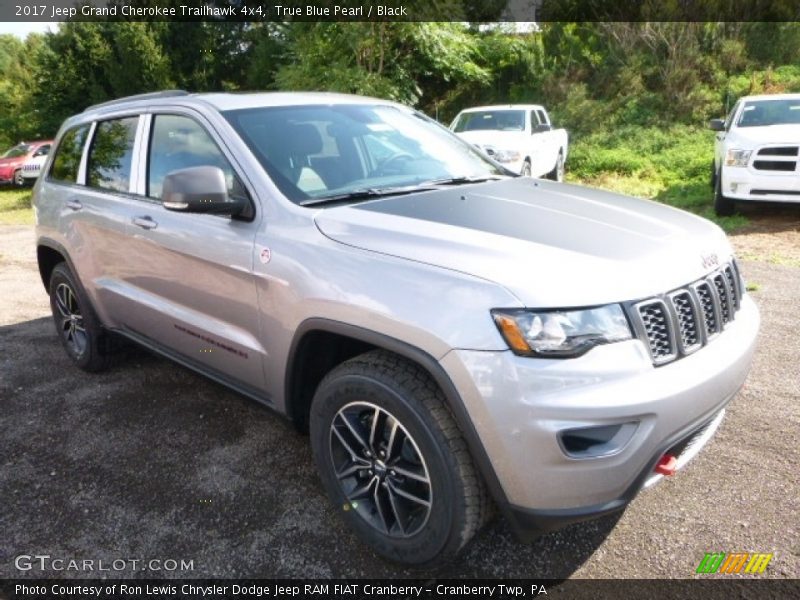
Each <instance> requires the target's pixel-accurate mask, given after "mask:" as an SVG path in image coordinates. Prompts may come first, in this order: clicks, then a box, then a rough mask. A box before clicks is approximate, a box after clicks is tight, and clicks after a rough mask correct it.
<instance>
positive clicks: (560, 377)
mask: <svg viewBox="0 0 800 600" xmlns="http://www.w3.org/2000/svg"><path fill="white" fill-rule="evenodd" d="M551 167H552V165H550V164H548V165H546V169H550V168H551ZM546 169H545V170H546ZM520 170H521V169H514V170H513V171H512V170H509V169H507V168H506V167H505V166H503V165H502V164H501V163H499V162H497V161H495V160H493V159H492V158H491V157H490V156H489V155H488V154H484V153H483V152H482V151H481V150H479V149H477V148H476V147H474V146H473V145H471V144H470V143H467V142H466V141H464V140H462V139H460V138H459V137H458V136H457V135H456V134H455V133H452V132H451V131H449V130H448V129H447V128H445V127H443V126H442V125H440V124H439V123H437V122H435V121H433V120H431V119H430V118H428V117H426V116H425V115H424V114H422V113H420V112H416V111H414V110H412V109H410V108H408V107H405V106H402V105H399V104H396V103H393V102H389V101H384V100H377V99H373V98H365V97H358V96H348V95H338V94H322V93H279V92H276V93H251V94H228V93H219V94H216V93H212V94H187V93H186V92H181V91H170V92H159V93H155V94H147V95H144V96H135V97H130V98H123V99H121V100H117V101H112V102H108V103H105V104H101V105H97V106H93V107H90V108H89V109H87V110H86V111H85V112H83V113H81V114H77V115H75V116H73V117H72V118H70V119H68V120H67V121H66V122H65V123H64V124H63V126H62V127H61V130H60V131H59V133H58V136H57V140H56V143H55V147H54V150H53V151H52V152H50V154H49V156H48V159H47V162H46V163H45V166H44V167H43V170H42V175H41V176H40V177H39V179H38V181H37V183H36V186H35V188H34V205H35V212H36V230H37V252H38V261H39V268H40V272H41V277H42V281H43V283H44V286H45V288H46V289H47V291H48V292H49V294H50V302H51V307H52V312H53V319H54V321H55V326H56V330H57V332H58V335H59V336H60V338H61V341H62V343H63V346H64V349H65V351H66V352H67V354H68V355H69V357H70V358H71V359H72V361H73V362H74V363H75V364H76V365H77V366H78V367H80V368H82V369H85V370H87V371H99V370H101V369H103V368H105V367H107V366H108V365H109V359H110V357H111V354H112V351H113V349H114V347H115V343H114V342H115V339H116V338H127V339H128V340H133V341H134V342H136V343H138V344H141V345H142V346H145V347H147V348H149V349H150V350H152V351H154V352H157V353H160V354H162V355H164V356H167V357H169V358H171V359H173V360H175V361H176V362H178V363H180V364H182V365H185V366H187V367H189V368H192V369H195V370H196V371H199V372H201V373H203V374H205V375H207V376H208V377H210V378H211V379H214V380H216V381H219V382H222V383H224V384H226V385H228V386H230V387H231V388H233V389H234V390H237V391H238V392H240V393H241V394H244V395H246V396H249V397H250V398H252V399H255V400H257V401H259V402H261V403H263V404H265V405H266V406H268V407H270V408H271V409H273V410H275V411H277V412H278V413H281V414H283V415H285V416H286V417H288V418H289V419H290V420H291V421H292V422H294V423H295V424H296V426H297V427H298V428H300V429H301V430H305V431H308V432H309V436H310V443H311V447H312V450H313V458H314V461H315V462H316V466H317V468H318V471H319V476H320V479H321V481H322V485H323V486H324V489H325V491H326V492H327V494H328V496H329V497H330V500H331V502H332V503H333V504H334V505H336V506H338V507H345V508H346V510H342V511H339V512H340V513H341V516H342V518H343V519H344V520H345V521H346V522H347V523H348V525H349V526H350V527H351V529H352V530H353V531H354V532H355V534H356V535H357V536H358V537H359V538H360V539H361V540H363V542H364V543H366V544H368V545H369V546H370V547H371V548H373V549H374V551H375V552H377V553H379V554H380V555H382V556H384V557H387V558H389V559H391V560H393V561H398V562H400V563H405V564H414V565H431V564H434V563H437V562H441V561H443V560H446V559H448V558H452V557H453V556H455V555H456V554H457V553H458V552H459V550H460V549H461V548H463V547H464V546H465V545H466V544H467V542H468V541H469V540H470V538H471V537H472V536H473V535H474V534H475V532H476V531H477V530H478V529H479V528H480V527H481V526H482V525H483V524H484V523H486V522H487V520H488V519H489V518H490V517H491V516H492V515H493V514H495V513H499V514H500V515H502V516H503V517H504V518H505V519H507V520H508V521H509V522H510V524H511V526H512V527H513V528H514V530H515V531H516V532H517V533H518V534H519V535H520V537H522V538H523V539H526V538H527V539H530V538H532V537H533V536H535V535H537V534H539V533H541V532H545V531H549V530H552V529H555V528H558V527H561V526H564V525H566V524H569V523H574V522H577V521H581V520H586V519H590V518H593V517H597V516H600V515H604V514H608V513H611V512H614V511H618V510H620V509H622V508H624V507H625V506H626V505H627V504H628V503H629V502H630V501H631V500H632V499H633V498H634V497H635V496H636V494H637V493H638V492H639V491H640V490H642V489H643V488H646V487H647V486H650V485H652V484H654V483H656V482H658V481H659V480H660V479H662V478H663V477H664V476H668V475H671V474H673V473H674V472H675V471H676V470H678V469H680V468H681V467H682V466H683V465H685V464H686V463H687V461H689V460H690V459H691V458H692V457H693V456H694V455H696V454H697V452H698V451H700V449H701V448H702V447H703V445H704V444H705V443H706V442H707V441H708V440H709V439H710V438H711V436H712V435H713V434H714V432H715V430H716V429H717V427H718V426H719V424H720V422H721V420H722V419H723V416H724V414H725V407H726V405H727V404H728V402H729V401H730V400H731V398H733V397H734V395H735V394H736V393H737V391H738V390H739V388H740V387H741V385H742V383H743V381H744V379H745V377H746V375H747V373H748V370H749V368H750V363H751V359H752V355H753V349H754V344H755V340H756V335H757V332H758V328H759V315H758V312H757V310H756V307H755V305H754V303H753V301H752V300H751V298H750V297H749V295H748V294H747V293H746V292H745V286H744V284H743V281H742V277H741V275H740V273H739V269H738V267H737V264H736V261H735V260H734V257H733V253H732V250H731V246H730V245H729V243H728V241H727V239H726V237H725V235H724V234H723V232H722V231H721V230H720V229H719V228H718V227H717V226H716V225H714V224H712V223H710V222H709V221H707V220H704V219H702V218H699V217H697V216H694V215H692V214H689V213H687V212H683V211H681V210H677V209H675V208H671V207H669V206H665V205H662V204H658V203H655V202H650V201H645V200H639V199H634V198H630V197H626V196H621V195H617V194H612V193H608V192H604V191H599V190H594V189H589V188H585V187H580V186H576V185H570V184H566V183H560V182H557V181H547V180H544V179H537V178H533V177H528V176H525V175H520ZM723 183H724V180H723ZM209 349H211V350H212V351H208V350H209Z"/></svg>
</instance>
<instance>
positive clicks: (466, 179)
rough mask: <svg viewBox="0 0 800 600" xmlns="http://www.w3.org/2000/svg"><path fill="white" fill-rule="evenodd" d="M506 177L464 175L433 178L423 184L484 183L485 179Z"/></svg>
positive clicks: (494, 179)
mask: <svg viewBox="0 0 800 600" xmlns="http://www.w3.org/2000/svg"><path fill="white" fill-rule="evenodd" d="M499 179H505V177H503V176H501V175H476V176H472V177H467V176H465V175H462V176H460V177H446V178H444V179H432V180H430V181H426V182H424V183H423V184H422V185H464V184H467V183H483V182H485V181H497V180H499Z"/></svg>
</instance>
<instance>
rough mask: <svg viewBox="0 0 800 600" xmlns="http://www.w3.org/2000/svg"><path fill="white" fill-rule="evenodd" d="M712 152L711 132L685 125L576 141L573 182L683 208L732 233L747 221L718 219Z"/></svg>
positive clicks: (624, 131)
mask: <svg viewBox="0 0 800 600" xmlns="http://www.w3.org/2000/svg"><path fill="white" fill-rule="evenodd" d="M713 151H714V136H713V133H712V132H711V131H706V130H703V129H697V128H693V127H688V126H685V125H674V126H671V127H666V128H661V127H647V128H645V127H623V128H620V129H616V130H612V131H604V132H598V133H595V134H592V135H589V136H587V137H584V138H582V139H578V140H575V142H574V143H573V145H572V149H571V150H570V156H569V159H568V167H569V179H570V180H571V181H575V182H576V183H582V184H585V185H590V186H593V187H599V188H603V189H607V190H611V191H614V192H619V193H622V194H627V195H629V196H637V197H639V198H648V199H651V200H657V201H659V202H663V203H664V204H669V205H670V206H675V207H677V208H682V209H684V210H688V211H691V212H693V213H696V214H698V215H700V216H702V217H706V218H707V219H710V220H712V221H714V222H715V223H717V224H718V225H719V226H720V227H722V228H723V229H724V230H725V231H727V232H732V231H735V230H737V229H739V228H741V227H742V226H743V225H745V224H746V223H747V222H748V221H747V219H746V218H745V217H743V216H741V215H734V216H732V217H717V216H716V215H715V214H714V208H713V205H712V192H711V187H710V185H709V176H710V172H711V161H712V158H713Z"/></svg>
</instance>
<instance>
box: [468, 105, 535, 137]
mask: <svg viewBox="0 0 800 600" xmlns="http://www.w3.org/2000/svg"><path fill="white" fill-rule="evenodd" d="M479 130H496V131H525V111H524V110H481V111H476V112H468V113H464V114H462V115H461V117H460V118H459V119H458V123H456V126H455V128H454V131H456V132H462V131H479Z"/></svg>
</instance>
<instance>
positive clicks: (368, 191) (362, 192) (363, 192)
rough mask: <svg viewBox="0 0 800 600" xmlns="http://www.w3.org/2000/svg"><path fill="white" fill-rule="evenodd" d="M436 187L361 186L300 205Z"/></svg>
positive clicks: (411, 191)
mask: <svg viewBox="0 0 800 600" xmlns="http://www.w3.org/2000/svg"><path fill="white" fill-rule="evenodd" d="M434 189H436V188H433V187H430V186H427V185H422V186H421V185H412V186H408V187H388V188H361V189H357V190H353V191H352V192H347V193H344V194H336V195H335V196H323V197H322V198H309V199H308V200H303V201H302V202H300V203H299V204H300V206H320V205H323V204H332V203H335V202H350V201H356V200H370V199H372V198H385V197H387V196H400V195H403V194H413V193H415V192H427V191H430V190H434Z"/></svg>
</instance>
